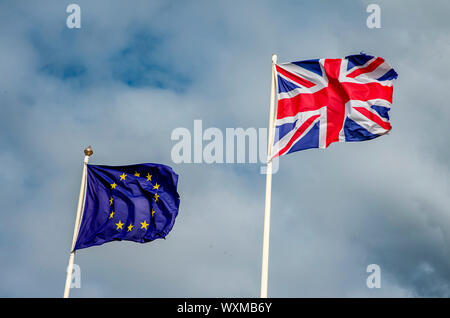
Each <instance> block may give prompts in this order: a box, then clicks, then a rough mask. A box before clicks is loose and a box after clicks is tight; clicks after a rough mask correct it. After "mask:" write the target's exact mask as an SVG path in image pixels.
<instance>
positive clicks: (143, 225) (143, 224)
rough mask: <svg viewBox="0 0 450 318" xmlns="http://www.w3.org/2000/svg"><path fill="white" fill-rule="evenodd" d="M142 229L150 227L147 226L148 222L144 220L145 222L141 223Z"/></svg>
mask: <svg viewBox="0 0 450 318" xmlns="http://www.w3.org/2000/svg"><path fill="white" fill-rule="evenodd" d="M141 225H142V226H141V229H147V228H148V226H149V224H147V221H146V220H144V222H141Z"/></svg>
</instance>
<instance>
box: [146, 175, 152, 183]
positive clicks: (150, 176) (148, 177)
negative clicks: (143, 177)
mask: <svg viewBox="0 0 450 318" xmlns="http://www.w3.org/2000/svg"><path fill="white" fill-rule="evenodd" d="M147 181H152V175H151V174H150V173H147Z"/></svg>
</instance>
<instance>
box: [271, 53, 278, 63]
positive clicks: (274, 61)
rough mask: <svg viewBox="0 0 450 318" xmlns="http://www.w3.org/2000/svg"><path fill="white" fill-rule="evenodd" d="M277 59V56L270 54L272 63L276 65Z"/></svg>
mask: <svg viewBox="0 0 450 318" xmlns="http://www.w3.org/2000/svg"><path fill="white" fill-rule="evenodd" d="M277 58H278V56H277V55H276V54H272V63H273V64H277Z"/></svg>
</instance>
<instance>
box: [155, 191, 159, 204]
mask: <svg viewBox="0 0 450 318" xmlns="http://www.w3.org/2000/svg"><path fill="white" fill-rule="evenodd" d="M158 198H159V195H158V193H155V202H158Z"/></svg>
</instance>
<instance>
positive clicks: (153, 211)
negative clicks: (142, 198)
mask: <svg viewBox="0 0 450 318" xmlns="http://www.w3.org/2000/svg"><path fill="white" fill-rule="evenodd" d="M153 215H155V210H153V209H152V217H153Z"/></svg>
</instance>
